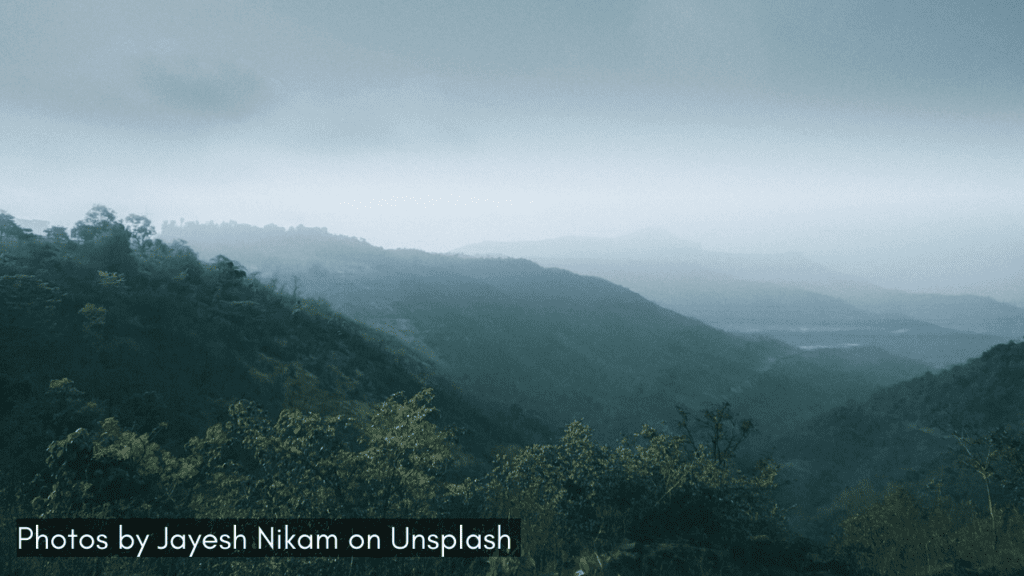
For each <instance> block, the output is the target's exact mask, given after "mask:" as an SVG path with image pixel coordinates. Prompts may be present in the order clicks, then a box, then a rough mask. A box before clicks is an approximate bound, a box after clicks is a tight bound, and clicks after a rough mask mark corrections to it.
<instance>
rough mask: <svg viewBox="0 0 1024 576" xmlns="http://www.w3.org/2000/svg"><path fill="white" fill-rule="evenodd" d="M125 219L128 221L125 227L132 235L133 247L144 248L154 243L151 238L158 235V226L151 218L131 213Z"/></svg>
mask: <svg viewBox="0 0 1024 576" xmlns="http://www.w3.org/2000/svg"><path fill="white" fill-rule="evenodd" d="M124 220H125V222H126V223H127V224H126V225H125V228H126V229H127V230H128V233H129V234H131V237H132V248H135V249H136V250H144V249H146V248H149V247H150V246H152V245H153V241H152V240H150V238H151V237H152V236H155V235H156V228H154V227H153V223H152V222H150V221H149V218H146V217H145V216H139V215H138V214H129V215H128V217H127V218H125V219H124Z"/></svg>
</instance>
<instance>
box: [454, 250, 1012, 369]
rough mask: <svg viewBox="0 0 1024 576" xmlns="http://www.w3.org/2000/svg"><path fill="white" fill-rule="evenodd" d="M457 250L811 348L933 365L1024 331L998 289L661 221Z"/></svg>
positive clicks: (957, 359) (969, 354)
mask: <svg viewBox="0 0 1024 576" xmlns="http://www.w3.org/2000/svg"><path fill="white" fill-rule="evenodd" d="M609 246H615V247H616V248H615V249H609ZM453 253H462V254H478V255H483V254H491V255H505V256H510V257H517V258H530V259H532V260H534V261H536V262H538V263H539V264H541V265H543V266H548V267H557V268H562V269H565V270H570V271H572V272H576V273H578V274H584V275H590V276H597V277H600V278H605V279H607V280H610V281H612V282H614V283H616V284H620V285H622V286H625V287H627V288H629V289H631V290H634V291H636V292H637V293H638V294H641V295H643V296H644V297H646V298H648V299H650V300H652V301H654V302H657V303H658V304H661V305H662V306H665V307H666V308H669V309H671V310H674V311H676V312H679V313H680V314H684V315H687V316H692V317H694V318H697V319H700V320H702V321H704V322H707V323H708V324H710V325H712V326H715V327H717V328H721V329H724V330H728V331H732V332H740V333H760V334H765V335H769V336H772V337H774V338H777V339H780V340H783V341H785V342H787V343H789V344H792V345H794V346H798V347H804V348H805V349H806V348H811V347H822V346H825V347H844V346H845V347H853V346H878V347H880V348H883V349H885V350H887V351H889V352H891V353H893V354H896V355H899V356H905V357H907V358H913V359H915V360H919V361H922V362H926V363H928V364H930V365H932V366H933V367H935V368H941V367H945V366H950V365H953V364H956V363H959V362H963V361H966V360H967V359H969V358H972V357H975V356H977V355H979V354H981V353H982V352H983V351H985V350H987V349H988V348H990V347H992V346H994V345H996V344H998V343H1000V342H1004V341H1005V340H1007V339H1010V338H1020V337H1021V336H1022V335H1024V309H1021V308H1018V307H1016V306H1013V305H1011V304H1007V303H1004V302H999V301H996V300H994V299H992V298H987V297H981V296H974V295H959V296H950V295H941V294H915V293H907V292H901V291H898V290H892V289H885V288H880V287H878V286H875V285H872V284H870V283H868V282H865V281H863V280H861V279H859V278H857V277H854V276H850V275H847V274H842V273H839V272H836V271H833V270H831V269H829V268H827V267H825V266H823V265H821V264H818V263H816V262H813V261H811V260H809V259H808V258H806V257H804V256H801V255H800V254H796V253H785V254H729V253H721V252H711V251H703V250H700V249H699V247H697V246H696V245H693V244H688V243H686V242H684V241H682V240H680V239H678V238H676V237H675V236H672V235H671V234H668V233H667V232H664V231H662V230H645V231H642V232H640V233H636V234H631V235H627V236H623V237H620V238H618V239H607V238H582V237H567V238H560V239H553V240H545V241H537V242H518V243H510V242H503V243H496V242H484V243H478V244H472V245H468V246H464V247H462V248H459V249H456V250H454V251H453Z"/></svg>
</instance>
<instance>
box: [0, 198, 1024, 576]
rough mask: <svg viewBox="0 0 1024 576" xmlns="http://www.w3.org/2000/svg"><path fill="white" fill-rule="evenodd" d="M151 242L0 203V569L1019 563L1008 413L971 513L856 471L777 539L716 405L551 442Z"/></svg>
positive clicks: (967, 465) (724, 409)
mask: <svg viewBox="0 0 1024 576" xmlns="http://www.w3.org/2000/svg"><path fill="white" fill-rule="evenodd" d="M152 236H153V234H152V228H151V226H150V225H149V223H148V220H146V219H145V218H144V217H140V216H129V217H128V218H126V219H125V220H123V221H121V220H118V219H117V218H116V215H115V214H114V213H113V212H111V211H109V210H107V209H106V208H103V207H101V206H98V207H96V208H94V209H93V210H92V211H90V212H89V214H87V216H86V218H85V219H84V220H83V221H81V222H79V223H77V224H76V226H75V227H74V228H73V229H72V231H71V233H70V234H69V233H67V231H65V230H63V229H59V228H51V229H49V230H47V232H46V236H45V237H39V236H33V235H31V234H30V233H28V232H27V231H25V230H23V229H20V228H18V227H17V226H15V225H14V223H13V219H12V218H10V217H9V216H8V215H6V214H0V251H2V252H0V297H2V301H3V307H2V308H0V314H2V317H0V320H2V321H3V326H4V328H5V330H3V331H2V332H0V386H2V391H0V392H2V394H0V398H2V399H3V402H4V403H3V405H2V406H0V418H2V420H0V437H2V438H3V439H4V441H3V444H2V445H0V457H2V458H3V461H4V462H5V466H4V467H2V468H0V487H2V488H0V573H5V574H26V575H28V574H31V575H42V574H47V575H56V574H75V575H79V574H239V575H241V574H261V575H264V574H280V573H294V574H337V573H344V574H406V573H423V574H499V573H508V574H513V573H514V574H552V573H557V574H577V573H579V571H583V573H584V574H609V575H610V574H621V575H626V574H630V575H634V574H635V575H639V574H645V573H659V574H662V573H677V574H703V573H707V572H709V571H713V572H715V573H720V574H753V573H759V574H780V575H781V574H792V573H813V572H819V573H822V572H824V573H831V574H839V573H850V574H852V573H855V571H856V570H857V569H855V568H854V567H855V566H857V567H859V568H858V569H861V570H864V571H866V572H865V573H914V572H913V570H916V571H917V573H921V574H941V573H943V570H946V569H953V568H958V567H959V566H962V565H964V564H963V563H966V562H970V563H971V565H973V566H976V567H979V568H986V569H992V570H995V571H997V572H999V573H1011V572H1012V571H1013V570H1019V569H1020V568H1021V565H1022V558H1021V557H1020V554H1019V550H1020V549H1021V548H1022V546H1021V545H1022V543H1024V540H1022V528H1021V526H1022V524H1021V519H1020V515H1019V514H1018V513H1017V509H1016V508H1014V507H1013V505H1014V504H1013V503H1014V502H1016V503H1019V501H1020V500H1019V499H1020V494H1019V490H1018V489H1017V487H1019V486H1020V485H1024V477H1022V473H1024V464H1022V457H1021V454H1022V449H1021V446H1022V445H1024V444H1022V437H1021V435H1020V434H1019V433H1018V432H1017V431H1015V430H1013V429H1011V428H1007V427H1004V428H1000V429H999V430H996V431H994V432H992V433H990V434H987V435H980V434H979V435H972V436H964V437H962V443H961V449H962V454H961V458H960V460H961V462H962V464H963V465H962V466H961V468H963V469H964V470H965V471H966V472H968V473H969V475H970V474H973V475H975V476H976V478H974V480H975V481H976V482H982V481H983V482H984V485H985V486H986V489H988V488H990V489H991V490H992V492H993V494H995V496H994V497H993V499H992V500H990V505H989V507H988V508H987V509H986V510H985V511H984V512H982V513H979V512H977V511H976V509H975V508H974V507H972V506H971V505H970V504H969V503H965V502H959V501H958V502H956V503H955V504H954V503H953V502H952V500H951V499H950V498H949V497H948V496H947V497H941V498H940V497H938V496H937V497H936V498H935V499H934V500H927V499H924V498H923V497H922V496H920V495H919V494H917V493H916V492H912V491H903V492H900V491H898V490H895V489H894V490H891V491H890V492H889V493H887V494H886V495H885V496H884V497H881V496H877V495H875V494H874V493H873V492H871V491H870V490H867V489H865V490H863V491H862V492H863V494H862V495H861V496H859V497H856V498H855V497H852V496H846V497H844V498H845V500H843V502H846V503H847V504H848V505H846V506H845V507H842V510H838V511H837V521H836V522H837V527H838V528H839V530H838V531H837V538H836V540H835V542H834V543H833V545H832V546H831V548H825V547H823V546H820V545H816V544H814V543H812V542H810V541H807V540H805V539H800V538H797V537H795V536H794V535H793V534H791V533H790V532H789V530H788V528H787V518H786V516H785V514H784V513H783V512H782V511H780V509H779V507H778V505H777V504H776V489H777V477H778V474H779V466H778V465H776V464H775V463H774V462H773V461H771V460H762V461H760V462H758V463H757V464H756V465H754V466H751V467H749V468H747V469H743V468H742V467H741V466H739V465H738V464H737V463H736V461H735V460H734V456H735V453H736V450H737V448H738V447H739V445H740V444H741V443H743V442H744V440H746V439H747V436H748V434H749V433H750V432H751V430H752V428H753V423H752V422H751V421H750V420H748V419H740V418H739V417H738V416H735V415H734V414H733V409H732V408H731V407H730V406H729V405H728V404H724V403H723V404H718V405H711V406H708V407H705V408H703V409H701V410H700V411H695V412H690V411H689V410H687V409H686V408H685V407H678V408H677V413H678V414H679V416H680V417H681V421H680V422H679V427H680V430H681V431H682V432H683V433H682V434H671V433H666V432H663V431H659V430H656V429H655V428H652V427H650V426H644V427H642V428H641V430H640V431H639V432H638V433H634V434H631V435H629V436H626V437H623V438H622V440H621V441H620V442H619V443H618V445H607V444H602V443H599V442H596V441H595V439H594V434H593V431H592V429H591V428H590V427H589V426H587V425H585V424H583V423H582V422H580V421H573V422H571V423H569V424H568V425H566V426H565V427H564V431H563V434H562V436H561V438H560V439H557V440H555V439H553V438H552V440H553V441H549V440H548V438H551V437H550V436H547V435H548V433H549V431H550V429H549V428H548V427H547V426H546V425H545V424H544V423H542V422H539V421H537V420H536V419H535V418H532V417H531V416H529V415H527V414H525V413H524V412H523V411H522V410H521V409H518V408H516V407H511V408H509V407H505V408H502V407H500V406H498V405H496V404H490V405H487V406H485V407H482V406H481V405H480V404H475V403H473V402H471V401H470V400H467V399H466V397H464V396H462V395H461V394H460V393H459V392H458V390H456V389H455V387H454V386H452V385H451V384H450V383H449V382H448V381H447V380H446V379H445V378H443V377H442V376H439V375H438V373H437V372H436V371H435V370H434V369H433V367H432V365H431V363H430V362H428V361H425V360H424V359H422V358H421V357H419V356H418V355H417V354H416V353H414V352H412V351H410V350H409V349H408V348H406V347H404V346H402V345H401V344H400V343H399V342H397V341H396V340H394V339H392V338H389V337H388V336H386V335H384V334H382V333H380V332H377V331H374V330H372V329H369V328H368V327H366V326H365V325H362V324H359V323H358V322H354V321H352V320H351V319H349V318H346V317H344V316H340V315H338V314H335V313H334V312H333V311H332V310H331V307H330V306H329V305H327V304H326V303H325V302H323V301H310V300H303V299H300V298H297V297H296V295H294V294H291V295H289V294H287V293H286V291H285V290H282V289H279V288H278V287H277V286H275V285H273V284H265V283H262V282H259V281H257V280H255V279H253V278H252V277H251V275H249V274H248V273H247V272H246V271H245V270H243V269H242V268H241V267H240V266H239V265H237V264H236V263H235V262H233V261H232V260H230V259H228V258H226V257H223V256H220V257H217V258H214V259H212V260H211V261H209V262H201V261H200V260H199V259H198V258H197V257H196V255H195V253H194V252H192V251H191V250H190V249H189V248H188V247H187V246H185V245H182V244H177V245H167V244H165V243H163V242H161V241H160V240H155V239H154V238H153V237H152ZM463 384H464V385H465V384H466V383H463ZM488 411H490V412H488ZM509 423H512V425H509ZM538 437H539V438H542V440H541V441H536V440H535V439H536V438H538ZM1000 490H1001V491H1002V492H999V491H1000ZM19 517H21V518H24V517H39V518H64V517H83V518H116V517H163V518H228V517H252V518H294V517H346V518H353V517H365V518H398V517H424V518H429V517H452V518H459V517H518V518H522V520H523V526H524V550H523V556H522V557H521V558H518V559H517V558H506V559H497V558H494V559H490V561H489V562H483V561H479V560H477V561H471V560H453V559H444V560H441V559H407V560H403V559H384V560H365V559H362V560H361V559H347V558H341V559H335V558H326V559H319V558H318V559H308V560H301V559H284V558H278V559H252V560H231V559H211V560H202V561H198V560H187V559H131V558H65V559H54V560H47V559H24V558H22V559H19V558H16V557H15V553H14V548H15V543H14V538H15V530H14V519H15V518H19ZM978 547H984V548H985V549H986V550H988V551H987V552H985V553H981V552H978V551H977V550H979V548H978ZM921 550H924V553H925V562H924V564H922V563H921V562H920V561H919V560H918V559H919V557H920V551H921ZM971 550H974V552H971ZM958 562H959V563H960V564H957V563H958ZM907 570H911V571H910V572H908V571H907ZM825 571H828V572H825Z"/></svg>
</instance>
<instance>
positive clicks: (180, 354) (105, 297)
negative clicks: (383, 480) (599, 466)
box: [0, 208, 557, 473]
mask: <svg viewBox="0 0 1024 576" xmlns="http://www.w3.org/2000/svg"><path fill="white" fill-rule="evenodd" d="M0 216H3V217H4V218H5V219H4V221H3V222H0V225H2V226H3V228H2V234H0V298H2V302H3V307H2V308H0V326H3V330H0V422H2V424H0V437H2V438H4V440H5V441H4V442H3V447H4V448H3V450H4V452H5V454H4V458H5V460H4V461H5V462H7V463H8V464H12V463H14V464H15V465H14V466H11V467H8V468H7V469H8V471H14V470H20V471H24V472H25V473H28V472H29V471H31V470H33V469H34V468H33V467H34V466H35V467H38V465H39V464H41V463H42V461H43V460H45V456H46V452H45V448H46V446H47V445H48V444H49V443H50V442H51V441H53V440H54V438H58V437H63V436H64V435H67V434H68V433H70V432H73V431H75V430H76V429H78V428H79V427H85V428H90V427H94V426H95V424H96V422H98V421H102V420H103V419H104V418H107V417H115V418H117V420H118V421H119V422H120V425H121V426H122V427H124V428H125V429H126V430H131V431H135V432H138V433H148V432H151V431H158V434H159V436H160V440H161V443H162V444H163V445H164V446H165V447H166V448H167V449H169V450H171V451H172V452H176V453H181V452H182V451H183V450H184V443H185V441H186V440H188V439H189V438H191V437H193V436H197V435H198V436H202V435H203V434H204V433H205V431H206V429H207V428H208V427H209V426H211V425H213V424H214V423H216V422H219V421H222V420H224V419H225V418H227V415H228V409H229V407H230V406H231V405H233V404H234V403H236V402H237V401H238V400H242V399H244V400H249V401H253V402H254V403H255V404H256V405H258V406H259V407H260V408H261V409H263V410H265V411H266V412H267V413H269V414H272V415H276V414H278V413H279V412H280V411H281V410H282V409H285V408H296V409H300V410H304V411H312V412H317V413H320V414H324V415H327V416H331V415H339V416H343V417H351V416H357V415H359V414H364V413H366V412H367V411H368V409H369V407H370V406H373V405H377V404H379V403H380V402H381V401H382V400H384V399H385V398H387V397H389V396H390V395H391V394H393V393H396V392H400V391H401V392H405V393H406V395H407V396H412V395H414V394H416V393H417V392H419V391H420V390H421V389H423V388H424V387H432V388H433V389H434V393H435V402H434V405H435V406H436V407H437V408H439V409H440V410H439V416H440V418H441V420H440V421H441V422H444V423H445V425H447V426H450V427H452V428H456V429H461V430H469V429H472V430H473V433H472V434H467V435H466V436H464V437H463V439H462V447H463V449H465V450H467V451H468V452H469V453H471V454H472V455H473V456H475V457H476V458H477V460H478V461H480V462H486V461H487V460H488V459H489V458H488V456H487V454H488V451H489V450H491V449H493V448H494V447H495V446H497V445H498V444H528V443H531V442H536V441H541V440H547V439H550V438H551V437H554V436H555V435H556V434H557V429H554V428H549V427H546V426H545V425H543V424H541V423H540V422H538V421H535V420H534V421H531V420H529V418H527V417H526V416H525V415H522V414H521V413H510V412H508V409H507V408H502V407H499V406H487V407H486V408H484V407H478V406H476V405H469V404H468V403H467V400H466V399H465V398H463V397H462V395H461V394H460V393H458V391H457V390H455V388H454V387H453V386H452V385H451V384H450V383H449V382H448V381H446V380H445V379H444V378H442V377H440V376H439V375H438V374H437V371H436V369H434V368H433V367H432V366H431V364H430V363H429V362H428V361H426V360H424V359H421V358H419V357H418V356H417V355H416V353H415V352H413V351H411V350H409V349H407V347H406V346H404V345H403V344H401V343H400V342H398V341H397V340H395V339H394V338H392V337H390V336H388V335H386V334H384V333H381V332H379V331H377V330H375V329H372V328H370V327H367V326H365V325H363V324H361V323H359V322H356V321H354V320H351V319H350V318H347V317H344V316H341V315H338V314H335V313H334V312H332V310H331V309H330V306H329V305H327V304H326V303H323V302H316V301H310V300H302V299H298V298H295V297H293V296H291V295H289V294H286V293H284V292H283V291H281V290H275V289H274V288H272V287H270V286H267V285H265V284H263V283H260V282H259V281H257V280H255V279H253V278H252V277H250V276H248V275H247V274H246V273H245V272H244V271H242V270H241V269H239V268H238V267H236V266H235V265H234V264H233V263H232V262H231V260H229V259H227V258H224V257H217V258H214V259H212V260H210V261H207V262H203V261H200V260H199V259H198V257H197V256H196V254H195V253H194V252H193V251H192V250H191V249H189V248H187V247H185V246H183V245H180V244H177V245H168V244H165V243H164V242H162V241H160V240H157V239H154V238H153V237H152V236H153V228H152V227H151V226H150V225H149V222H148V220H146V219H145V218H143V217H136V216H130V217H128V218H127V219H126V220H125V221H121V220H117V219H116V218H115V215H114V214H113V213H112V212H110V211H108V210H106V209H103V208H98V209H94V210H93V211H91V212H90V213H89V215H88V216H87V218H86V219H85V220H83V221H81V222H79V223H78V225H77V226H75V228H74V229H73V230H71V231H70V234H69V232H68V231H67V230H65V229H62V228H59V227H58V228H50V229H49V230H48V231H47V234H46V236H45V237H41V236H34V235H31V234H28V233H27V232H26V231H24V230H22V229H20V228H18V227H17V226H15V225H14V224H13V219H12V218H11V217H10V216H9V215H6V214H0ZM53 383H57V384H53ZM482 410H486V411H487V413H488V416H484V415H483V413H482ZM162 423H166V427H163V426H162Z"/></svg>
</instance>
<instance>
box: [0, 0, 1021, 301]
mask: <svg viewBox="0 0 1024 576" xmlns="http://www.w3.org/2000/svg"><path fill="white" fill-rule="evenodd" d="M1022 22H1024V7H1021V6H1020V5H1018V4H1016V3H1005V2H982V3H978V2H966V1H946V2H934V1H933V2H905V3H899V5H892V4H891V3H886V2H880V1H871V2H857V3H854V2H829V3H821V2H812V1H788V2H776V3H772V4H771V5H765V4H762V3H754V2H739V1H727V2H719V3H715V4H714V5H713V6H703V5H700V4H699V3H695V2H667V1H658V0H648V1H640V2H635V3H628V4H623V3H616V2H593V3H587V4H579V5H577V4H571V5H560V4H558V5H556V4H551V3H547V2H521V3H514V4H508V3H498V2H449V3H443V4H439V5H434V4H420V5H415V6H408V5H404V4H400V3H392V2H377V3H366V4H363V5H360V6H344V7H342V6H341V5H337V4H335V3H329V2H309V3H303V4H302V5H301V6H298V5H296V4H295V3H291V2H274V1H262V2H253V3H248V4H244V5H240V4H239V5H227V4H209V3H202V2H178V3H175V4H173V5H167V6H160V7H154V6H151V5H142V4H138V3H131V2H113V1H110V2H94V3H89V4H87V5H81V6H75V7H57V6H51V5H45V4H40V3H5V4H4V5H3V6H0V54H3V57H2V58H0V74H3V77H4V78H5V82H3V83H2V84H0V130H2V131H3V133H4V134H5V138H3V139H2V140H0V208H2V209H4V210H6V211H7V212H9V213H11V214H14V215H15V216H17V217H18V218H22V219H34V220H40V221H45V222H48V223H49V224H50V225H64V226H70V225H72V224H73V223H74V222H75V221H76V220H79V219H81V218H82V217H83V215H84V214H85V212H86V211H87V210H88V209H89V208H90V207H91V206H92V205H93V204H96V203H101V204H105V205H107V206H109V207H110V208H112V209H114V210H115V211H116V212H117V213H118V214H119V215H120V216H125V215H127V214H130V213H138V214H144V215H147V216H148V217H149V218H151V219H152V220H153V221H154V222H157V223H159V222H162V221H164V220H174V221H177V220H179V219H185V220H198V221H202V222H206V221H211V220H212V221H229V220H235V221H238V222H245V223H250V224H255V225H264V224H268V223H275V224H278V225H281V226H294V225H298V224H302V225H305V226H311V227H326V228H327V229H328V230H329V231H331V232H333V233H337V234H345V235H349V236H355V237H361V238H365V239H366V240H367V241H368V242H370V243H372V244H375V245H379V246H383V247H386V248H395V247H409V248H419V249H423V250H427V251H434V252H444V251H448V250H452V249H455V248H457V247H459V246H462V245H466V244H470V243H474V242H480V241H486V240H491V241H523V240H540V239H545V238H556V237H563V236H598V237H614V236H620V235H625V234H628V233H631V232H634V231H636V230H639V229H645V228H651V227H656V228H661V229H664V230H666V231H668V232H669V233H671V234H673V235H675V236H677V237H679V238H681V239H684V240H686V241H689V242H696V243H699V244H700V245H701V246H702V247H703V248H704V249H705V250H714V251H723V252H750V253H772V252H801V253H803V254H805V255H807V256H808V257H810V258H813V259H815V260H817V261H819V262H821V263H823V264H826V265H828V266H831V267H833V268H835V269H837V270H840V271H842V272H846V273H851V274H855V275H858V276H860V277H863V278H865V279H867V280H869V281H872V282H875V283H877V284H879V285H881V286H885V287H890V288H900V289H905V290H911V291H919V292H938V293H947V294H958V293H974V294H978V295H983V296H991V297H994V298H997V299H1001V300H1005V301H1009V302H1014V303H1017V304H1022V303H1024V288H1022V286H1024V272H1022V271H1024V240H1022V239H1021V237H1020V235H1019V233H1018V229H1019V222H1020V221H1021V220H1022V218H1024V194H1022V193H1021V192H1022V190H1021V183H1022V182H1024V45H1022V44H1024V42H1022V40H1021V39H1022V38H1024V29H1022V24H1021V23H1022ZM36 232H37V233H39V232H41V230H37V231H36Z"/></svg>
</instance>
